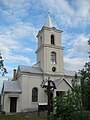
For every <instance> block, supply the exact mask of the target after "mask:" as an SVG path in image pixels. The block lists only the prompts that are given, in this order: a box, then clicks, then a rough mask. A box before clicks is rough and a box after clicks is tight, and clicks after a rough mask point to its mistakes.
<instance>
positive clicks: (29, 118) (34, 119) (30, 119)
mask: <svg viewBox="0 0 90 120" xmlns="http://www.w3.org/2000/svg"><path fill="white" fill-rule="evenodd" d="M0 120H47V118H46V115H42V114H40V116H38V115H37V114H16V115H0Z"/></svg>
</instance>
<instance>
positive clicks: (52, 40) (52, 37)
mask: <svg viewBox="0 0 90 120" xmlns="http://www.w3.org/2000/svg"><path fill="white" fill-rule="evenodd" d="M51 44H52V45H54V44H55V40H54V35H51Z"/></svg>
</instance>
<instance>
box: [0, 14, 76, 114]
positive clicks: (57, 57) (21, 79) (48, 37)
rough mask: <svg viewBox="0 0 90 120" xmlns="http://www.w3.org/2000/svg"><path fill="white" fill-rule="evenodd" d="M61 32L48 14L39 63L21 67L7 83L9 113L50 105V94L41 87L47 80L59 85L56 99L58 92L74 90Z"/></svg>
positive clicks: (5, 101)
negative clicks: (48, 100) (64, 58)
mask: <svg viewBox="0 0 90 120" xmlns="http://www.w3.org/2000/svg"><path fill="white" fill-rule="evenodd" d="M61 33H62V31H61V30H57V29H56V28H55V27H54V26H53V24H52V22H51V18H50V15H48V18H47V20H46V22H45V25H44V26H43V27H42V29H41V30H40V31H39V33H38V35H37V38H38V49H37V50H36V54H37V63H36V64H35V65H34V66H31V67H30V66H18V69H17V74H15V73H14V78H15V79H13V80H12V81H5V82H4V84H3V89H2V95H1V96H2V111H5V112H6V113H10V112H27V111H34V110H35V111H36V110H38V103H47V92H46V91H45V89H44V88H42V87H41V84H42V83H43V82H45V81H46V80H47V79H48V77H50V79H51V80H52V81H53V82H54V83H55V86H56V89H55V90H54V91H53V96H56V94H57V91H68V90H71V89H72V86H71V80H72V78H73V77H74V75H75V72H74V71H69V72H68V73H67V71H65V70H64V64H63V47H62V43H61V41H62V40H61ZM45 84H46V83H45ZM33 88H34V89H33ZM35 90H36V91H37V94H36V93H35ZM34 94H36V95H37V96H36V97H37V99H35V100H33V99H34V97H33V95H34Z"/></svg>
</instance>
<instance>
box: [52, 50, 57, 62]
mask: <svg viewBox="0 0 90 120" xmlns="http://www.w3.org/2000/svg"><path fill="white" fill-rule="evenodd" d="M51 63H53V64H56V53H55V52H51Z"/></svg>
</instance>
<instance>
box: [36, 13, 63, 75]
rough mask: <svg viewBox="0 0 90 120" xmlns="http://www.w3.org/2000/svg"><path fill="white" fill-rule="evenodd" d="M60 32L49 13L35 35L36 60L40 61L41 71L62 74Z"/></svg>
mask: <svg viewBox="0 0 90 120" xmlns="http://www.w3.org/2000/svg"><path fill="white" fill-rule="evenodd" d="M61 34H62V31H61V30H58V29H56V28H55V27H54V26H53V24H52V21H51V17H50V14H48V17H47V19H46V21H45V24H44V26H43V27H42V29H41V30H40V31H39V32H38V35H37V38H38V49H37V50H36V54H37V62H40V68H41V69H42V71H43V73H48V74H54V75H55V74H58V75H63V74H64V65H63V47H62V45H61Z"/></svg>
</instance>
